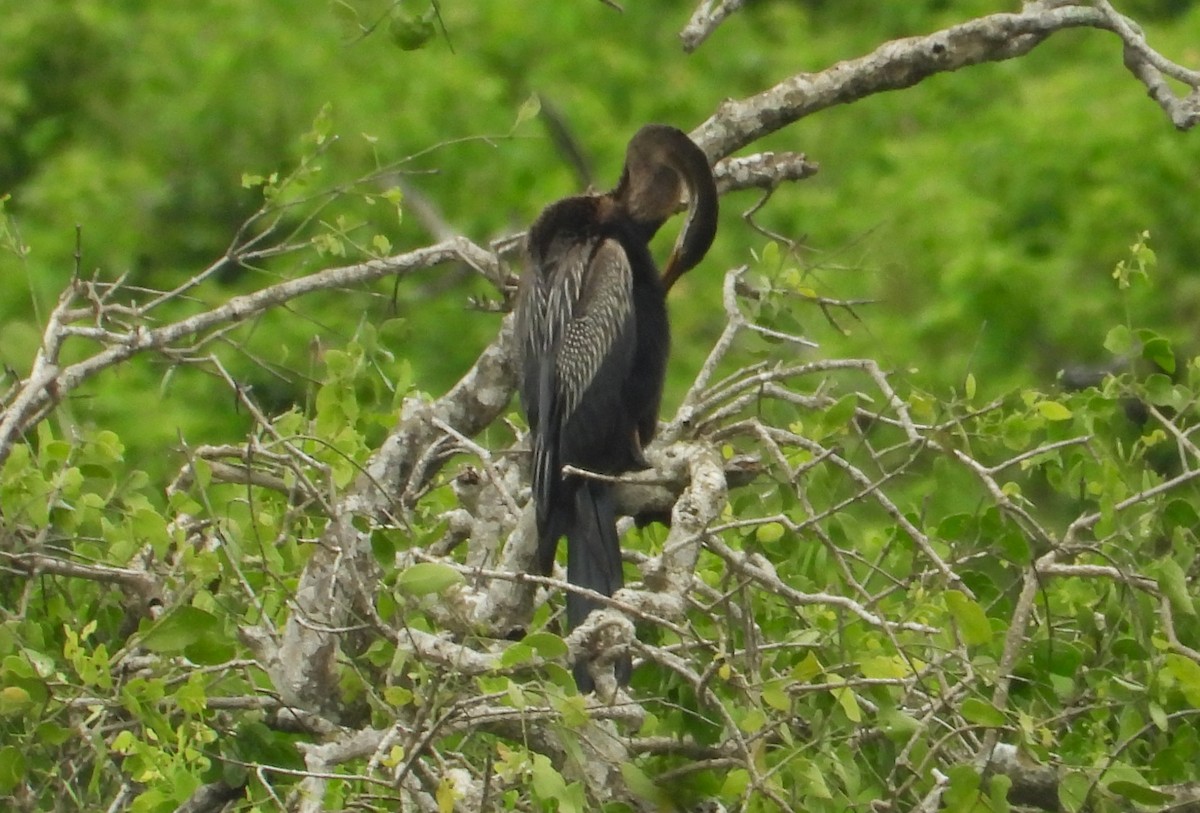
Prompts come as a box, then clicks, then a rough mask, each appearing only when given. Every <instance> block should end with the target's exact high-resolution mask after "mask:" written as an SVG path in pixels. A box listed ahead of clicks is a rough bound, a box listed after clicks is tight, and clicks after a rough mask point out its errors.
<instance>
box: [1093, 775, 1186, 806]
mask: <svg viewBox="0 0 1200 813" xmlns="http://www.w3.org/2000/svg"><path fill="white" fill-rule="evenodd" d="M1108 791H1109V793H1115V794H1116V795H1117V796H1124V797H1125V798H1126V799H1128V800H1130V801H1131V802H1137V803H1138V804H1143V805H1154V806H1155V807H1158V806H1161V805H1163V804H1165V803H1166V802H1170V801H1171V800H1173V799H1174V798H1175V797H1174V796H1172V795H1171V794H1169V793H1163V792H1162V791H1161V790H1156V789H1155V788H1152V787H1150V786H1149V785H1143V784H1140V783H1138V782H1130V781H1128V780H1125V779H1118V780H1116V781H1114V782H1110V783H1109V784H1108Z"/></svg>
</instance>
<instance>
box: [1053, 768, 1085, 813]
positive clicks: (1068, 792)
mask: <svg viewBox="0 0 1200 813" xmlns="http://www.w3.org/2000/svg"><path fill="white" fill-rule="evenodd" d="M1091 787H1092V778H1091V777H1090V776H1088V775H1087V774H1086V773H1084V772H1083V771H1071V772H1069V773H1068V774H1067V775H1066V776H1064V777H1063V778H1062V780H1061V781H1060V782H1059V783H1058V803H1059V805H1060V806H1061V807H1062V809H1063V811H1064V813H1078V811H1080V810H1082V809H1083V803H1084V802H1085V801H1087V796H1088V791H1089V790H1091Z"/></svg>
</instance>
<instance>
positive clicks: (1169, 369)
mask: <svg viewBox="0 0 1200 813" xmlns="http://www.w3.org/2000/svg"><path fill="white" fill-rule="evenodd" d="M1142 358H1144V359H1146V361H1150V362H1153V363H1154V364H1155V365H1157V366H1158V368H1159V369H1160V370H1162V371H1163V372H1165V373H1168V374H1174V372H1175V351H1174V350H1172V349H1171V343H1170V342H1169V341H1167V340H1166V339H1165V338H1163V337H1162V336H1158V335H1152V336H1150V337H1145V338H1143V340H1142Z"/></svg>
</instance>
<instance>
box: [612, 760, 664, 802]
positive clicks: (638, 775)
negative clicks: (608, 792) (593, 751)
mask: <svg viewBox="0 0 1200 813" xmlns="http://www.w3.org/2000/svg"><path fill="white" fill-rule="evenodd" d="M621 778H622V779H624V780H625V787H627V788H628V789H629V791H630V792H631V793H632V794H633V795H634V796H636V797H638V798H639V799H644V800H645V801H647V802H650V803H651V804H652V805H654V806H655V807H657V808H659V809H669V802H670V799H669V798H668V797H667V795H666V794H665V793H664V792H663V790H662V788H660V787H659V786H658V785H656V784H654V780H652V779H651V778H650V777H649V776H647V775H646V773H645V771H643V770H642V769H641V768H639V767H638V766H636V765H634V764H633V763H632V762H622V763H621Z"/></svg>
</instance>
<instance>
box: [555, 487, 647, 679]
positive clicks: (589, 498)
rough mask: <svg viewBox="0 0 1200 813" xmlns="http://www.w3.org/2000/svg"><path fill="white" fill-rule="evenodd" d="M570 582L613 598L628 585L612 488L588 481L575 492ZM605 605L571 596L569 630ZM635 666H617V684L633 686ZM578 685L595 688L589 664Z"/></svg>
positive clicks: (581, 668) (579, 667)
mask: <svg viewBox="0 0 1200 813" xmlns="http://www.w3.org/2000/svg"><path fill="white" fill-rule="evenodd" d="M567 581H568V582H570V583H571V584H573V585H576V586H579V587H586V588H588V589H589V590H595V591H596V592H597V593H600V594H602V595H605V596H611V595H612V594H613V593H615V592H616V591H617V590H620V589H621V588H622V587H623V586H624V584H625V579H624V575H623V574H622V572H621V545H620V540H618V538H617V512H616V507H615V504H614V501H613V493H612V486H611V485H609V484H608V483H602V482H600V481H598V480H584V481H583V482H581V483H579V485H578V488H577V489H576V490H575V516H574V517H573V519H572V522H571V527H570V528H569V529H568V531H567ZM601 606H602V605H600V604H599V603H597V602H596V601H593V600H591V599H589V598H587V597H585V596H582V595H580V594H578V593H573V592H572V593H567V626H568V627H569V628H570V629H575V628H576V627H577V626H579V625H580V624H582V623H583V621H584V619H585V618H587V616H588V613H590V612H591V611H592V610H595V609H598V608H600V607H601ZM631 671H632V665H631V663H630V660H629V657H628V656H624V657H623V658H622V659H621V660H620V661H618V662H617V665H616V677H617V682H618V683H620V684H622V685H624V684H626V683H628V682H629V673H630V672H631ZM575 683H576V685H577V686H578V687H579V691H581V692H590V691H592V689H593V688H595V687H594V684H593V681H592V677H591V674H590V673H589V672H588V668H587V663H586V662H585V661H583V660H582V659H581V660H579V661H576V663H575Z"/></svg>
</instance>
